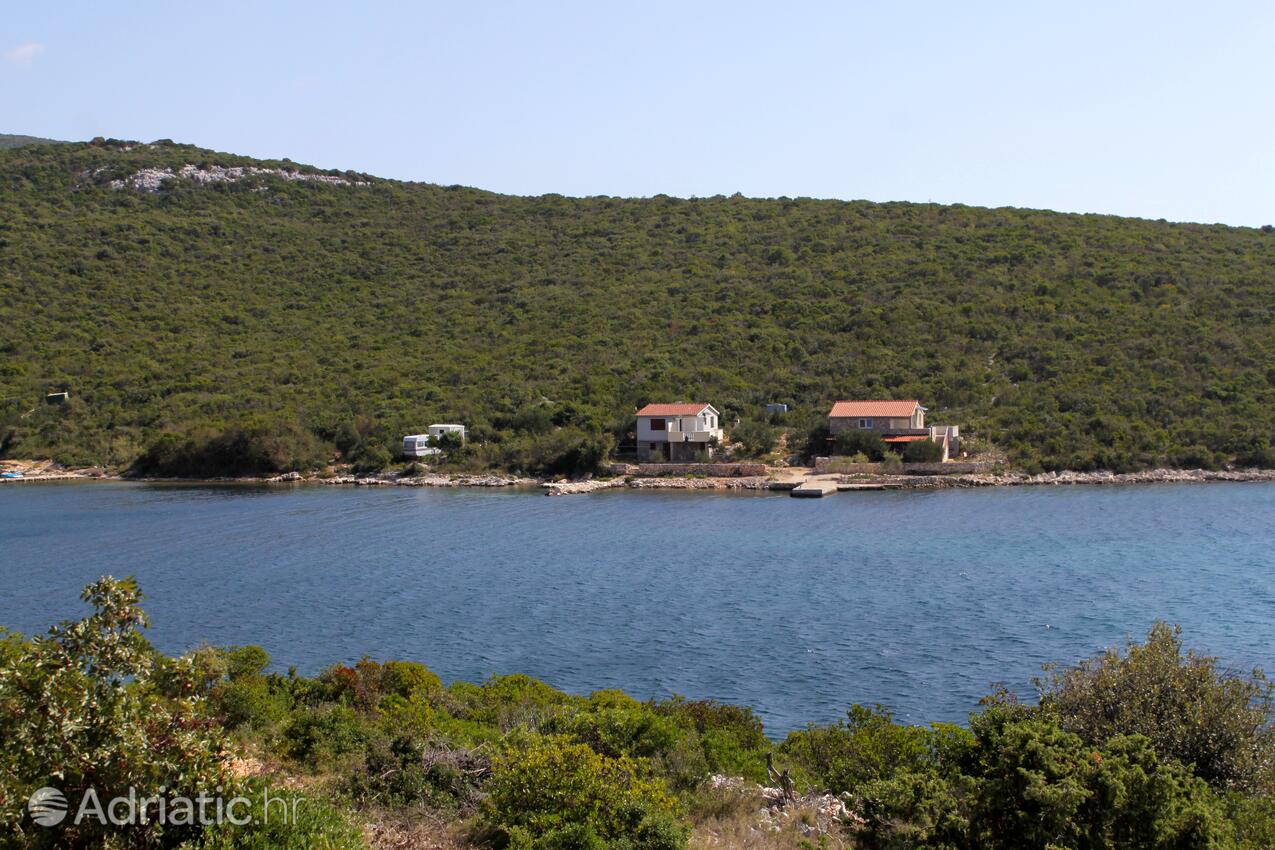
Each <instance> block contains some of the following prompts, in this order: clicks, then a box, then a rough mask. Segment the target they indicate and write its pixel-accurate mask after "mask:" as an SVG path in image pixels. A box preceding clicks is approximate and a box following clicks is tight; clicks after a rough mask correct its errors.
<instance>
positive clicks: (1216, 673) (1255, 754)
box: [1039, 623, 1275, 791]
mask: <svg viewBox="0 0 1275 850" xmlns="http://www.w3.org/2000/svg"><path fill="white" fill-rule="evenodd" d="M1039 686H1040V687H1041V690H1042V697H1041V700H1042V705H1043V707H1044V708H1045V710H1047V711H1049V712H1051V713H1053V714H1054V715H1056V716H1057V717H1058V719H1059V722H1060V723H1061V724H1062V725H1063V727H1064V728H1066V729H1068V730H1070V731H1072V732H1075V733H1076V734H1077V735H1079V736H1080V737H1081V738H1083V739H1084V740H1085V741H1087V742H1089V743H1091V744H1100V743H1101V742H1103V741H1105V740H1107V739H1108V738H1111V737H1114V736H1116V735H1131V734H1139V735H1145V736H1146V737H1147V738H1148V739H1149V740H1150V741H1151V743H1152V745H1153V746H1154V747H1155V749H1156V752H1158V753H1159V754H1160V755H1161V757H1163V758H1167V759H1174V760H1176V761H1177V762H1179V763H1180V764H1183V765H1188V766H1191V767H1192V768H1193V770H1194V771H1195V773H1196V775H1198V776H1200V777H1202V778H1204V779H1205V780H1206V781H1208V782H1209V783H1211V784H1212V785H1214V786H1215V787H1217V788H1221V789H1230V788H1238V789H1244V790H1250V791H1251V790H1257V789H1264V790H1267V791H1275V783H1273V779H1275V728H1273V727H1272V714H1271V709H1272V701H1271V696H1272V685H1271V683H1270V681H1268V680H1267V679H1266V677H1265V676H1264V675H1263V674H1262V673H1261V672H1260V671H1257V672H1254V673H1253V674H1252V675H1249V676H1240V675H1236V674H1233V673H1228V672H1226V671H1223V670H1220V669H1218V664H1217V659H1215V658H1211V657H1208V656H1202V655H1197V654H1196V653H1194V652H1183V649H1182V640H1181V637H1180V633H1179V630H1178V629H1176V628H1174V627H1171V626H1169V625H1167V624H1165V623H1157V624H1156V625H1155V626H1154V627H1153V628H1152V629H1151V632H1150V633H1149V634H1148V635H1147V640H1146V642H1145V643H1143V644H1136V643H1130V644H1128V645H1127V646H1126V647H1124V649H1123V651H1122V650H1119V649H1110V650H1108V651H1107V652H1105V653H1103V654H1102V655H1100V656H1097V657H1095V658H1092V659H1088V660H1086V661H1082V662H1081V663H1079V664H1077V665H1075V666H1072V667H1067V668H1064V669H1056V668H1054V669H1050V670H1049V672H1048V675H1047V676H1046V677H1045V678H1044V679H1042V680H1041V681H1040V682H1039Z"/></svg>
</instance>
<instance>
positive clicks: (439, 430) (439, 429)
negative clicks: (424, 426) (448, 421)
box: [429, 425, 465, 442]
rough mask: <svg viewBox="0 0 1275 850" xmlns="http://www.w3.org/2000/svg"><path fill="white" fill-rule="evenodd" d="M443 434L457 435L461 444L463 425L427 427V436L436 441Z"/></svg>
mask: <svg viewBox="0 0 1275 850" xmlns="http://www.w3.org/2000/svg"><path fill="white" fill-rule="evenodd" d="M444 434H457V435H459V436H460V439H461V442H464V440H465V426H464V425H431V426H429V435H430V436H431V437H434V438H435V439H437V438H438V437H441V436H443V435H444Z"/></svg>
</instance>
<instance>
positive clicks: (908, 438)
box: [881, 434, 930, 443]
mask: <svg viewBox="0 0 1275 850" xmlns="http://www.w3.org/2000/svg"><path fill="white" fill-rule="evenodd" d="M928 439H930V438H929V437H927V436H925V435H924V434H905V435H904V436H902V437H882V438H881V442H883V443H915V442H916V441H917V440H928Z"/></svg>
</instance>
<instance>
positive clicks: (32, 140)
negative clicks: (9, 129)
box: [0, 133, 61, 150]
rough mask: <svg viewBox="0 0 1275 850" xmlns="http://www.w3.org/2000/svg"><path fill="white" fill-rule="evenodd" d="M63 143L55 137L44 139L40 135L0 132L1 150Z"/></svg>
mask: <svg viewBox="0 0 1275 850" xmlns="http://www.w3.org/2000/svg"><path fill="white" fill-rule="evenodd" d="M40 144H46V145H48V144H61V143H60V142H58V141H56V140H54V139H42V138H40V137H39V136H21V135H14V134H12V133H0V150H5V149H6V148H20V147H24V146H26V145H40Z"/></svg>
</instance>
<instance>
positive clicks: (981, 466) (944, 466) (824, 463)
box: [815, 456, 996, 475]
mask: <svg viewBox="0 0 1275 850" xmlns="http://www.w3.org/2000/svg"><path fill="white" fill-rule="evenodd" d="M995 469H996V465H995V464H992V463H969V462H961V461H949V462H948V463H905V464H903V466H902V469H898V468H896V469H894V470H893V471H892V470H890V469H887V468H886V465H885V464H883V463H851V462H849V461H847V460H846V459H845V458H844V457H836V456H834V457H817V458H815V474H816V475H826V474H828V473H833V472H840V473H842V474H845V475H890V474H892V472H893V473H894V474H897V473H899V472H902V473H903V474H904V475H974V474H977V473H980V472H992V471H993V470H995Z"/></svg>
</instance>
